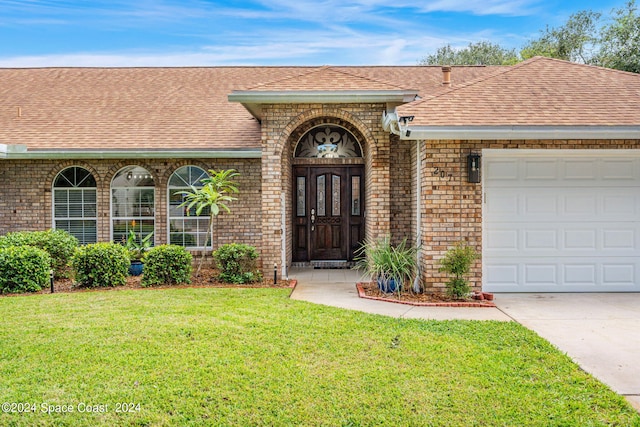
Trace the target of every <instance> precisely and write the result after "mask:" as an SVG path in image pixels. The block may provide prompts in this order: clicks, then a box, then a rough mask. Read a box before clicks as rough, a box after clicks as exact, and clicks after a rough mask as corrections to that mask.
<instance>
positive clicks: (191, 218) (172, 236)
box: [168, 166, 209, 248]
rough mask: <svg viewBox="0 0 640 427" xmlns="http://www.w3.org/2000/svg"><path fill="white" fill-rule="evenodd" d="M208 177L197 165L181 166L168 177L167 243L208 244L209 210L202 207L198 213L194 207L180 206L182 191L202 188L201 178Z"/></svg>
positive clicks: (182, 244) (183, 196) (184, 197)
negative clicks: (188, 208)
mask: <svg viewBox="0 0 640 427" xmlns="http://www.w3.org/2000/svg"><path fill="white" fill-rule="evenodd" d="M205 178H209V174H207V172H206V171H205V170H204V169H202V168H199V167H197V166H183V167H181V168H179V169H178V170H176V171H175V172H174V173H173V175H171V178H169V185H168V193H169V202H168V206H169V243H170V244H172V245H180V246H185V247H188V248H203V247H205V246H206V245H208V244H209V242H207V241H206V239H207V227H208V226H209V210H208V209H203V210H202V212H200V215H197V214H196V208H195V207H193V208H191V209H190V210H187V207H186V206H182V207H181V206H180V205H181V204H182V203H183V202H184V201H185V200H186V196H185V195H184V194H181V192H183V191H190V192H191V191H193V189H194V188H196V189H198V188H202V180H203V179H205Z"/></svg>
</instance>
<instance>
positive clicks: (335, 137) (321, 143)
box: [295, 125, 362, 158]
mask: <svg viewBox="0 0 640 427" xmlns="http://www.w3.org/2000/svg"><path fill="white" fill-rule="evenodd" d="M295 157H307V158H314V157H315V158H346V157H362V148H360V144H359V143H358V141H357V140H356V138H355V137H354V136H353V134H351V132H349V131H348V130H346V129H344V128H341V127H339V126H333V125H322V126H318V127H315V128H313V129H311V130H310V131H308V132H307V133H305V134H304V136H303V137H302V138H300V141H298V145H297V146H296V150H295Z"/></svg>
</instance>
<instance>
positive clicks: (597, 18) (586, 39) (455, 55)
mask: <svg viewBox="0 0 640 427" xmlns="http://www.w3.org/2000/svg"><path fill="white" fill-rule="evenodd" d="M612 15H613V16H612V17H611V19H608V20H603V19H602V14H600V13H598V12H593V11H591V10H583V11H580V12H577V13H574V14H573V15H571V16H570V17H569V19H568V20H567V22H565V24H564V25H561V26H559V27H555V28H550V27H548V26H547V28H546V29H545V30H543V31H541V35H540V37H539V38H537V39H533V40H530V41H529V42H528V43H527V44H526V45H525V46H524V47H523V48H522V49H521V50H520V52H519V53H516V50H515V49H511V50H510V49H507V48H504V47H502V46H500V45H499V44H496V43H491V42H488V41H482V42H477V43H469V46H467V47H465V48H461V49H456V48H454V47H452V46H451V45H450V44H447V45H446V46H443V47H441V48H439V49H438V50H437V51H436V53H434V54H431V55H427V56H426V57H424V58H423V59H421V60H420V61H419V64H420V65H436V64H437V65H512V64H515V63H517V62H520V61H522V60H525V59H529V58H532V57H534V56H546V57H548V58H557V59H563V60H565V61H572V62H578V63H582V64H592V65H600V66H603V67H607V68H614V69H618V70H623V71H631V72H635V73H640V15H639V14H638V8H637V6H636V0H628V2H627V3H626V5H625V6H624V7H622V8H620V9H614V10H613V11H612Z"/></svg>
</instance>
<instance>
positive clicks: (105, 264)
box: [72, 243, 131, 288]
mask: <svg viewBox="0 0 640 427" xmlns="http://www.w3.org/2000/svg"><path fill="white" fill-rule="evenodd" d="M72 265H73V269H74V270H75V274H76V281H77V282H78V283H79V284H80V285H81V286H86V287H89V288H93V287H98V286H121V285H124V284H125V283H127V274H128V270H129V266H130V265H131V261H130V260H129V252H128V251H127V249H126V248H125V247H124V246H122V245H119V244H117V243H94V244H91V245H86V246H81V247H79V248H78V249H77V250H76V253H75V255H74V256H73V259H72Z"/></svg>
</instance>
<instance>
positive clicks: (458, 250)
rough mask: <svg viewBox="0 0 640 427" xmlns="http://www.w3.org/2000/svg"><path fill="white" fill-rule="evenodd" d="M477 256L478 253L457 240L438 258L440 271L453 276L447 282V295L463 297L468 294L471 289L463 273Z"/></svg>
mask: <svg viewBox="0 0 640 427" xmlns="http://www.w3.org/2000/svg"><path fill="white" fill-rule="evenodd" d="M476 258H478V253H477V252H476V250H475V249H473V248H472V247H471V246H466V245H465V244H464V243H463V242H459V243H457V244H456V246H455V247H453V248H451V249H449V250H448V251H447V253H446V254H445V255H444V258H442V259H441V260H440V265H441V267H440V271H444V272H447V273H449V274H451V275H453V277H452V278H451V279H450V280H449V281H448V282H447V295H448V296H450V297H452V298H456V299H463V298H466V296H467V295H468V294H469V292H470V291H471V289H470V288H469V283H468V282H467V280H466V279H465V278H464V275H465V274H467V273H469V270H471V264H473V261H475V259H476Z"/></svg>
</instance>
